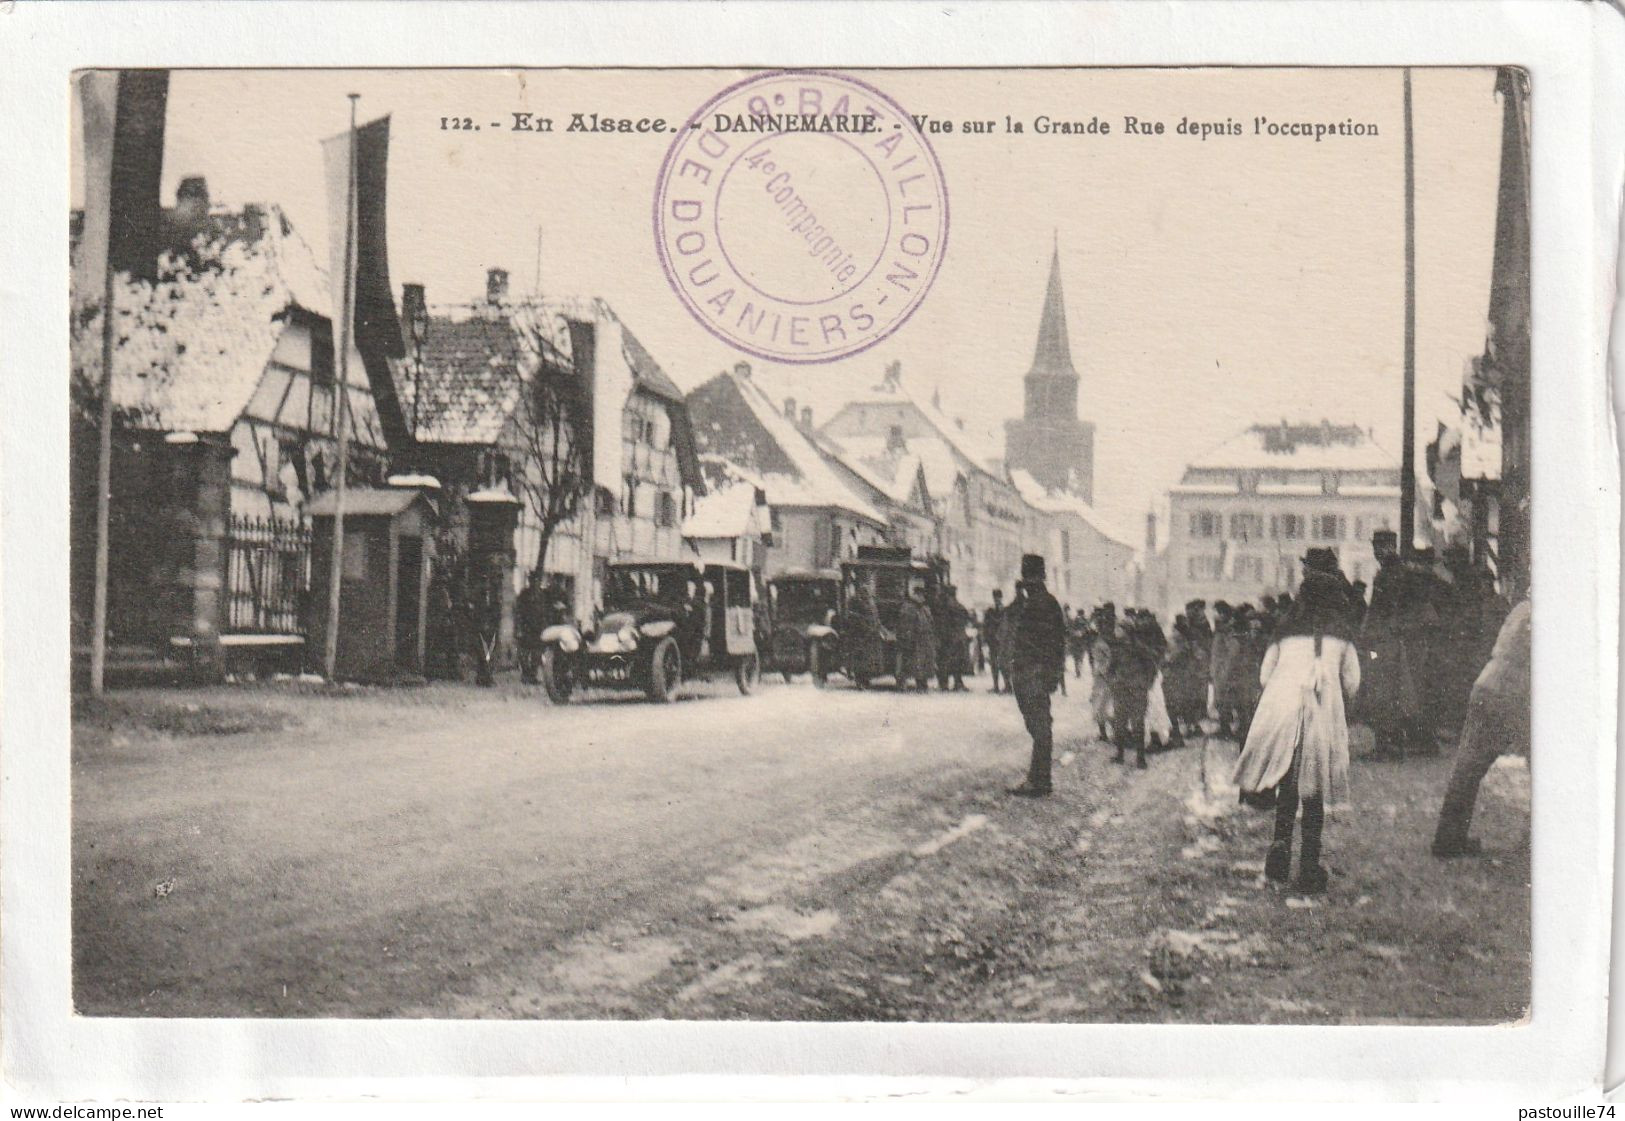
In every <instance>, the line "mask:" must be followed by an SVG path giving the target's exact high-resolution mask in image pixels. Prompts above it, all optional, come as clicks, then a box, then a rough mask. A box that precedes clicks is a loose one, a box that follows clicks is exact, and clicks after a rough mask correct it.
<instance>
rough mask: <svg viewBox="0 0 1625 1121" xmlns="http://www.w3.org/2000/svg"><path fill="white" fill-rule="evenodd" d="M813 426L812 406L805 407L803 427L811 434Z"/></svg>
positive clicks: (803, 409)
mask: <svg viewBox="0 0 1625 1121" xmlns="http://www.w3.org/2000/svg"><path fill="white" fill-rule="evenodd" d="M812 426H813V423H812V406H811V405H803V406H801V427H802V428H804V429H805V430H807V431H808V432H811V431H812Z"/></svg>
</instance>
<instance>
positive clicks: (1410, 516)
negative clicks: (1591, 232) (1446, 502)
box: [1399, 67, 1416, 557]
mask: <svg viewBox="0 0 1625 1121" xmlns="http://www.w3.org/2000/svg"><path fill="white" fill-rule="evenodd" d="M1415 157H1416V151H1415V137H1414V136H1413V135H1412V131H1411V72H1410V68H1409V67H1407V68H1406V70H1405V408H1404V419H1403V420H1402V421H1401V433H1402V434H1401V437H1400V438H1401V440H1402V443H1401V446H1400V453H1399V554H1400V556H1402V557H1408V556H1410V555H1411V553H1412V552H1414V551H1415V548H1416V158H1415Z"/></svg>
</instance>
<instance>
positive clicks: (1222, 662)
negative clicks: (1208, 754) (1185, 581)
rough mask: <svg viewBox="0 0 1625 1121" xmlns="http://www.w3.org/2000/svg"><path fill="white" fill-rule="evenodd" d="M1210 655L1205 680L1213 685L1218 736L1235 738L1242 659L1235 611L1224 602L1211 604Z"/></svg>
mask: <svg viewBox="0 0 1625 1121" xmlns="http://www.w3.org/2000/svg"><path fill="white" fill-rule="evenodd" d="M1213 614H1214V616H1215V619H1214V624H1213V646H1212V655H1211V657H1210V659H1209V663H1208V666H1209V670H1208V678H1209V680H1210V681H1211V682H1212V683H1213V708H1214V711H1215V712H1217V713H1218V716H1219V735H1220V736H1223V737H1226V738H1228V737H1230V736H1233V735H1235V729H1236V724H1237V718H1236V709H1237V707H1238V704H1237V702H1238V699H1239V698H1237V697H1236V696H1235V686H1236V682H1237V680H1238V677H1237V670H1236V662H1237V660H1238V659H1239V658H1240V657H1241V637H1240V634H1239V633H1238V630H1237V627H1236V616H1235V612H1234V611H1233V610H1232V609H1231V607H1230V605H1229V604H1228V603H1226V602H1224V601H1223V600H1220V601H1219V602H1218V603H1216V604H1214V605H1213ZM1243 629H1244V628H1243Z"/></svg>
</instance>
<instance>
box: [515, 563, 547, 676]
mask: <svg viewBox="0 0 1625 1121" xmlns="http://www.w3.org/2000/svg"><path fill="white" fill-rule="evenodd" d="M544 606H545V605H544V604H543V602H542V575H541V572H540V571H538V570H536V569H531V572H530V576H529V577H527V578H526V580H525V586H524V587H523V588H521V589H520V590H519V595H518V596H517V597H516V598H515V599H514V602H513V617H514V640H515V642H517V644H518V646H519V680H521V681H523V682H524V683H525V684H526V685H534V684H536V667H537V665H538V664H539V663H540V662H541V657H542V628H543V625H544V624H543V623H542V614H543V608H544Z"/></svg>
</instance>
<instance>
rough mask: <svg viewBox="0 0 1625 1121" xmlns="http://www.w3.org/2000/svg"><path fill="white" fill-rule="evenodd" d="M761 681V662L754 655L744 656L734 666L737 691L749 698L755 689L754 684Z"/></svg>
mask: <svg viewBox="0 0 1625 1121" xmlns="http://www.w3.org/2000/svg"><path fill="white" fill-rule="evenodd" d="M761 679H762V660H761V658H759V657H757V656H756V655H755V654H746V655H745V656H744V657H743V658H740V659H739V661H738V662H737V663H736V664H735V665H734V681H735V682H736V683H738V685H739V691H740V692H741V693H743V694H744V695H745V696H747V697H748V696H750V694H751V691H752V690H754V689H755V688H756V683H757V682H758V681H760V680H761Z"/></svg>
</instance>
